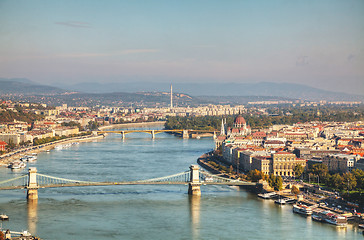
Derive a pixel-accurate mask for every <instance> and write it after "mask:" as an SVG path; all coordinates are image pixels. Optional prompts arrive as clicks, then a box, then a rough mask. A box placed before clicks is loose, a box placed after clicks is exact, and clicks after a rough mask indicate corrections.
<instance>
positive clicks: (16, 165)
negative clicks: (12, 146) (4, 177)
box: [10, 161, 27, 169]
mask: <svg viewBox="0 0 364 240" xmlns="http://www.w3.org/2000/svg"><path fill="white" fill-rule="evenodd" d="M26 166H27V165H26V163H25V162H22V161H16V162H13V163H12V164H11V167H10V168H11V169H20V168H25V167H26Z"/></svg>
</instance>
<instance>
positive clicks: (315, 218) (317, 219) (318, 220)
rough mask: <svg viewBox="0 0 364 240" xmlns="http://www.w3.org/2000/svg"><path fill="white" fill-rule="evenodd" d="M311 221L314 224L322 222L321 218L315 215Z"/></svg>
mask: <svg viewBox="0 0 364 240" xmlns="http://www.w3.org/2000/svg"><path fill="white" fill-rule="evenodd" d="M311 217H312V220H314V221H316V222H323V219H322V217H320V216H318V215H316V214H312V216H311Z"/></svg>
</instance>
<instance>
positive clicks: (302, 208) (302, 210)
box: [292, 204, 312, 216]
mask: <svg viewBox="0 0 364 240" xmlns="http://www.w3.org/2000/svg"><path fill="white" fill-rule="evenodd" d="M292 210H293V212H294V213H298V214H302V215H305V216H310V215H311V214H312V209H311V208H310V207H308V206H306V205H304V204H293V209H292Z"/></svg>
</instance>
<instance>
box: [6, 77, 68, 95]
mask: <svg viewBox="0 0 364 240" xmlns="http://www.w3.org/2000/svg"><path fill="white" fill-rule="evenodd" d="M65 92H67V91H65V90H63V89H60V88H57V87H52V86H47V85H41V84H37V83H35V82H32V81H30V80H29V79H26V78H12V79H7V78H0V96H1V95H14V94H17V95H55V94H62V93H65Z"/></svg>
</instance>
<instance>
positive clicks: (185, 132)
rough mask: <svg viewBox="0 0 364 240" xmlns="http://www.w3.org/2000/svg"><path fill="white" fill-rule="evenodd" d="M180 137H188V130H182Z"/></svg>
mask: <svg viewBox="0 0 364 240" xmlns="http://www.w3.org/2000/svg"><path fill="white" fill-rule="evenodd" d="M182 138H183V139H187V138H190V135H189V134H188V130H183V131H182Z"/></svg>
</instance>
